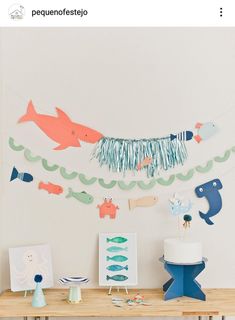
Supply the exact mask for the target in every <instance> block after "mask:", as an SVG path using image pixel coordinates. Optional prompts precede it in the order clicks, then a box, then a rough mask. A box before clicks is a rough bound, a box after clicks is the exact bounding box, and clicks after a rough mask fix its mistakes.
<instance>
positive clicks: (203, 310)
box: [0, 289, 235, 317]
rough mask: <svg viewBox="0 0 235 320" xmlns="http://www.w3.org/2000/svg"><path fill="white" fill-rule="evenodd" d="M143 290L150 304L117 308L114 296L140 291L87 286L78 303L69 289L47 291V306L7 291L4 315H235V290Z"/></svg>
mask: <svg viewBox="0 0 235 320" xmlns="http://www.w3.org/2000/svg"><path fill="white" fill-rule="evenodd" d="M139 292H140V293H141V294H142V295H144V297H145V300H146V301H148V302H150V303H151V305H150V306H141V305H139V306H131V307H130V306H128V305H127V304H126V303H124V306H123V307H115V306H114V305H113V304H112V296H122V297H124V298H131V297H133V296H134V295H135V294H136V293H137V290H130V291H129V295H128V296H127V295H126V294H125V293H124V292H121V291H120V293H117V292H116V291H114V292H113V294H112V296H108V295H107V290H103V289H84V290H82V298H83V300H82V302H81V303H79V304H77V305H71V304H68V303H67V301H66V297H67V293H68V291H67V290H64V289H48V290H44V293H45V296H46V301H47V304H48V305H47V306H46V307H44V308H33V307H31V300H32V295H29V296H27V297H26V298H24V297H23V296H22V293H13V292H11V291H5V292H4V293H3V294H2V295H1V296H0V317H19V316H34V317H35V316H49V317H62V316H67V317H68V316H81V317H143V316H146V317H152V316H200V315H201V316H205V315H207V316H213V315H215V316H216V315H220V316H222V315H224V316H235V289H207V290H204V292H205V293H206V295H207V301H199V300H194V299H190V298H186V297H183V298H179V299H174V300H170V301H164V300H163V293H162V290H161V289H143V290H139Z"/></svg>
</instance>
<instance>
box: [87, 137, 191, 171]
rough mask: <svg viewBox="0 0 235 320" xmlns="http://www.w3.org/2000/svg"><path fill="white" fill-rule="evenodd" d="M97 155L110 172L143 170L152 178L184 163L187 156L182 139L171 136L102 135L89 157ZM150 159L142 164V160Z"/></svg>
mask: <svg viewBox="0 0 235 320" xmlns="http://www.w3.org/2000/svg"><path fill="white" fill-rule="evenodd" d="M94 158H96V159H97V160H98V161H99V164H100V166H103V165H107V166H108V168H109V170H110V171H113V172H123V173H124V174H125V172H126V171H127V170H131V171H138V170H145V171H146V174H147V176H148V177H154V175H155V174H159V172H160V171H161V170H168V169H171V168H174V167H175V166H176V165H179V164H181V165H183V164H184V162H185V160H186V159H187V149H186V146H185V143H184V141H180V140H179V139H174V140H172V141H171V139H170V136H168V137H164V138H155V139H139V140H131V139H117V138H109V137H103V138H101V139H100V140H99V141H98V142H97V144H96V146H95V149H94V151H93V154H92V159H94ZM147 158H148V159H151V162H150V163H148V164H147V165H145V166H143V167H141V166H140V164H141V163H144V160H145V159H147Z"/></svg>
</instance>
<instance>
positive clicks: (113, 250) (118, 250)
mask: <svg viewBox="0 0 235 320" xmlns="http://www.w3.org/2000/svg"><path fill="white" fill-rule="evenodd" d="M107 251H108V252H120V251H128V247H125V248H122V247H116V246H112V247H109V248H108V249H107Z"/></svg>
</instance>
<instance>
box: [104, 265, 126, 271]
mask: <svg viewBox="0 0 235 320" xmlns="http://www.w3.org/2000/svg"><path fill="white" fill-rule="evenodd" d="M106 269H107V270H109V271H121V270H128V265H126V266H125V267H123V266H120V265H119V264H112V265H111V266H108V267H107V268H106Z"/></svg>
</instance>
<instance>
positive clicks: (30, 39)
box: [0, 28, 235, 289]
mask: <svg viewBox="0 0 235 320" xmlns="http://www.w3.org/2000/svg"><path fill="white" fill-rule="evenodd" d="M234 37H235V30H234V29H230V28H226V29H218V28H217V29H203V28H200V29H194V28H190V29H187V28H177V29H173V28H167V29H162V28H148V29H146V28H144V29H140V28H135V29H132V28H128V29H126V28H120V29H116V28H112V29H109V28H105V29H103V28H99V29H93V28H89V29H73V28H70V29H62V28H60V29H37V28H34V29H30V28H29V29H27V30H21V29H2V30H1V76H0V77H1V78H0V79H1V84H2V89H3V90H2V91H1V96H0V98H1V109H0V111H1V115H0V121H1V129H0V130H1V141H0V150H1V159H0V174H1V175H0V179H1V183H0V188H1V193H0V197H1V202H0V204H1V210H0V212H1V218H0V219H1V221H0V222H1V223H0V228H1V232H0V237H1V241H0V243H1V247H0V249H1V258H0V272H1V277H0V282H1V289H5V288H8V287H9V284H10V280H9V269H8V255H7V250H8V248H9V247H15V246H20V245H34V244H41V243H49V244H50V246H51V249H52V258H53V269H54V280H55V283H57V280H58V279H59V278H60V277H62V276H66V275H71V276H72V275H77V274H78V273H79V275H83V276H87V277H89V278H90V282H89V284H87V286H88V287H89V286H90V287H97V286H98V234H99V233H100V232H105V233H108V232H110V233H115V232H122V233H125V232H127V233H137V240H138V243H137V248H138V287H160V286H161V285H162V283H163V282H164V281H165V280H166V279H167V275H166V274H165V272H164V271H163V268H162V265H161V264H160V263H159V261H158V258H159V257H160V256H161V255H162V250H163V239H164V238H167V237H174V236H176V235H177V232H178V231H177V219H176V217H175V216H174V215H172V213H171V210H170V207H169V201H168V200H169V198H172V196H173V194H174V193H175V192H177V193H179V194H181V195H182V196H183V197H184V198H186V199H190V201H191V203H192V209H191V211H190V213H191V215H192V218H193V219H192V221H191V223H190V224H191V227H190V231H187V232H188V233H189V235H190V236H191V237H192V238H195V239H198V240H200V241H202V243H203V251H204V252H203V255H204V256H205V257H207V258H208V265H207V268H206V270H205V271H204V272H203V273H202V275H201V276H200V282H201V283H202V284H203V286H204V287H234V286H235V272H234V265H235V256H234V253H233V251H234V250H233V248H234V223H235V216H234V203H233V199H234V187H235V153H234V145H235V140H234V136H235V135H234V134H235V129H234V128H235V127H234V117H235V91H234V80H235V79H234V78H235V76H234V75H235V55H234V52H235V42H234ZM30 100H32V102H33V104H34V107H35V110H36V112H37V113H39V114H43V115H50V116H52V117H56V109H55V108H59V109H60V110H63V112H64V113H66V115H67V116H68V117H69V119H70V120H71V121H72V122H74V123H78V124H80V125H84V126H86V127H88V128H90V129H92V130H95V131H96V132H97V133H96V134H95V135H94V136H93V135H92V137H93V138H94V140H92V139H91V140H89V139H88V137H87V136H86V137H84V136H83V135H82V132H83V133H84V131H81V130H80V129H81V128H80V129H79V130H80V131H79V137H80V139H79V144H80V146H78V145H76V146H71V147H68V148H67V147H66V148H60V150H54V148H55V147H56V146H58V143H55V140H53V139H51V138H49V137H48V129H45V130H47V134H45V132H43V131H42V130H40V128H38V123H35V122H33V121H28V122H27V121H25V122H22V121H21V123H18V120H19V119H20V118H21V117H22V116H23V115H25V114H26V109H27V106H28V103H29V101H30ZM62 117H63V116H62ZM21 119H22V118H21ZM34 119H35V118H34ZM207 122H213V123H215V124H216V126H217V127H218V131H217V132H216V133H215V134H214V135H213V136H211V137H209V138H208V139H202V141H200V143H198V141H197V140H198V139H194V138H192V137H191V138H192V139H188V140H187V139H185V141H181V142H180V145H181V146H182V145H183V149H182V150H183V152H187V156H186V153H185V154H184V155H183V157H182V160H183V161H182V163H177V164H176V165H175V166H173V167H171V168H167V170H164V169H163V170H161V171H160V172H159V175H158V174H157V173H156V172H154V176H152V172H153V171H152V170H149V175H148V170H147V169H146V168H145V166H146V165H147V166H148V165H151V159H145V158H144V159H142V160H144V162H141V161H140V162H137V163H136V164H137V165H136V164H134V165H133V168H134V170H125V171H123V170H121V172H114V171H112V170H109V167H108V165H107V163H106V164H105V163H104V164H103V165H102V166H101V167H100V161H99V159H98V158H96V157H94V156H92V155H94V152H95V151H94V150H95V149H94V148H95V147H97V144H96V141H97V140H99V139H100V138H101V137H103V136H104V137H110V138H115V139H118V138H121V139H132V140H135V139H144V138H146V139H150V138H151V139H153V138H160V137H166V136H168V135H170V134H179V133H182V132H184V131H190V132H193V135H194V136H197V135H199V134H201V132H199V130H200V126H198V125H197V127H195V125H196V124H197V123H201V124H204V123H207ZM76 128H77V127H76ZM45 130H44V131H45ZM61 130H62V129H61ZM74 130H75V129H74ZM72 131H73V129H71V134H72ZM75 131H76V130H75ZM76 132H77V131H76ZM85 134H87V131H86V132H85V133H84V135H85ZM89 134H90V131H88V135H89ZM179 137H180V136H178V138H179ZM185 137H186V136H185ZM188 137H190V135H189V136H188ZM53 138H55V137H54V136H53ZM199 140H200V139H199ZM66 143H67V141H66ZM66 143H65V144H66ZM71 143H72V142H71V141H70V145H71ZM65 144H64V145H63V147H64V146H65ZM19 146H22V147H19ZM66 146H67V145H66ZM184 148H185V149H184ZM226 152H227V153H226ZM146 156H148V153H147V154H146ZM109 161H110V159H109ZM154 161H155V160H154ZM179 162H180V161H179ZM116 165H119V164H117V163H115V166H116ZM14 166H15V168H16V170H17V172H18V173H17V174H16V172H15V171H14V179H13V180H12V181H11V182H9V180H10V177H11V175H12V173H13V171H12V170H13V167H14ZM19 173H25V174H26V173H27V174H30V175H31V176H32V177H33V180H32V179H31V178H30V176H27V175H26V176H24V177H23V175H18V174H19ZM172 176H173V178H172ZM25 179H26V180H27V179H29V180H30V181H25ZM153 179H155V180H154V182H152V181H153ZM214 179H219V180H220V181H221V183H222V186H223V188H221V189H220V190H219V193H220V195H221V199H222V205H221V206H220V204H221V203H219V205H218V207H219V208H215V209H214V211H213V212H212V213H210V215H211V214H213V213H215V212H216V215H214V216H213V217H212V218H211V221H213V223H214V224H213V225H209V224H207V223H205V219H202V218H201V217H200V215H199V212H202V213H205V214H206V213H207V211H208V201H207V199H206V198H205V197H200V198H199V197H198V196H197V195H196V194H195V188H196V187H198V186H201V185H203V184H206V183H207V182H210V181H213V180H214ZM113 181H114V182H113ZM40 183H42V184H40ZM49 183H51V184H52V185H51V184H49ZM54 185H55V186H54ZM40 186H41V187H40ZM146 186H147V187H146ZM59 187H60V188H59ZM128 189H129V190H128ZM144 197H148V198H147V200H146V198H144ZM110 198H111V200H110ZM143 198H144V200H143ZM107 199H108V200H107ZM130 200H131V201H130ZM219 200H220V198H219ZM105 201H106V203H109V201H111V203H112V205H113V211H112V212H109V211H105V210H103V208H104V207H102V210H101V209H100V208H101V206H102V205H103V204H105ZM130 204H131V210H130ZM143 204H144V206H143ZM146 204H147V206H145V205H146ZM133 208H134V209H133ZM219 209H221V210H219ZM58 285H59V284H58Z"/></svg>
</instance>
